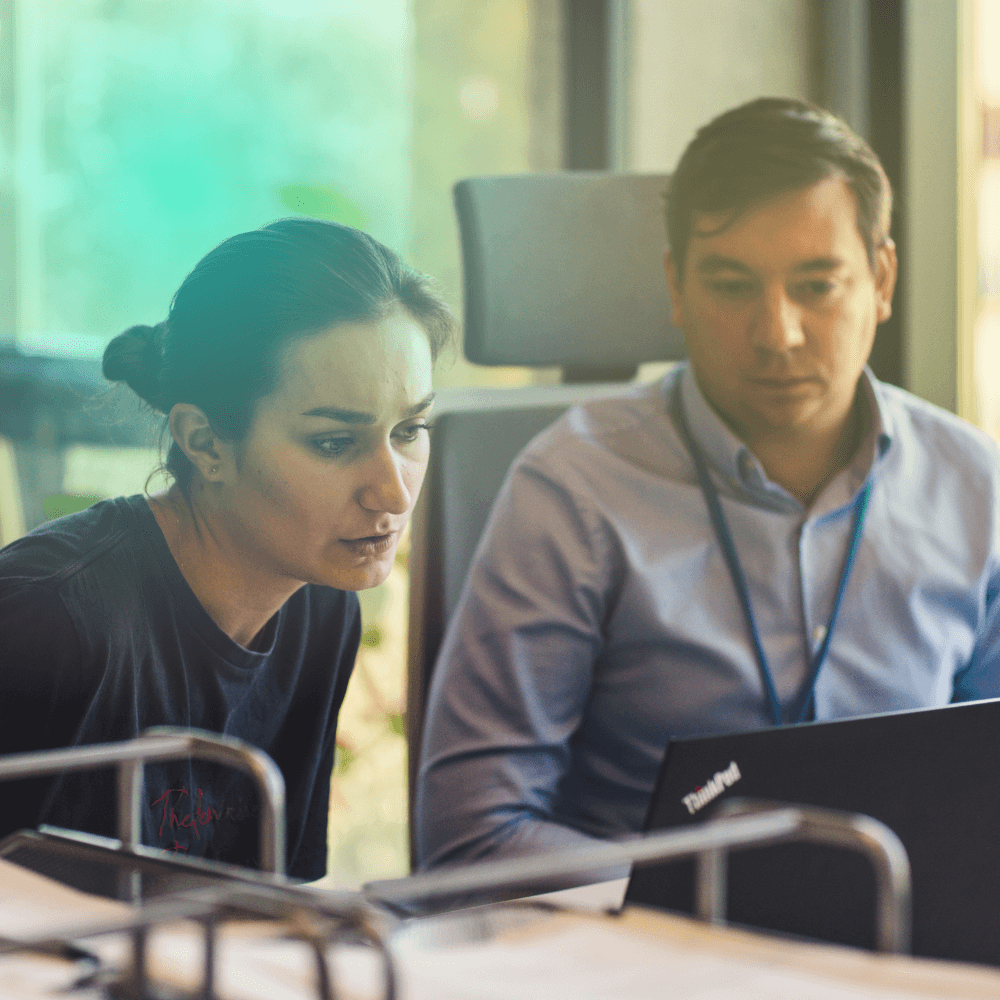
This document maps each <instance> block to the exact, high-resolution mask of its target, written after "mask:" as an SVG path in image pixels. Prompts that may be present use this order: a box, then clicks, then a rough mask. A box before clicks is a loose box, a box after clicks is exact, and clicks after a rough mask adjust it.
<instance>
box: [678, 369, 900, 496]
mask: <svg viewBox="0 0 1000 1000" xmlns="http://www.w3.org/2000/svg"><path fill="white" fill-rule="evenodd" d="M859 385H860V387H861V391H862V392H864V393H865V395H866V397H867V399H868V403H869V407H868V412H869V414H870V420H871V425H870V427H869V429H868V433H867V434H866V435H865V438H864V440H863V441H862V442H861V446H860V447H859V448H858V451H857V453H856V454H855V456H854V458H853V460H852V461H851V464H850V466H848V468H847V469H846V470H844V471H845V472H847V473H848V476H849V484H845V485H848V492H849V493H850V494H851V495H852V496H853V495H854V494H855V493H857V491H858V490H860V489H861V487H862V486H863V485H864V483H865V480H866V479H867V478H868V476H869V474H870V473H871V472H872V471H873V470H874V468H875V466H876V465H877V464H878V463H880V462H881V460H882V458H883V457H884V456H885V454H886V452H887V451H888V450H889V447H890V446H891V444H892V427H891V426H890V420H891V417H890V416H889V410H888V409H887V408H886V406H885V405H884V404H883V399H882V394H883V390H882V386H881V383H880V382H879V381H878V379H876V378H875V376H874V374H873V373H872V371H871V369H870V368H868V367H867V366H866V367H865V369H864V371H863V372H862V374H861V379H860V382H859ZM680 392H681V405H682V406H683V407H684V414H685V416H686V417H687V422H688V426H689V427H690V428H691V434H692V435H693V437H694V439H695V443H696V444H697V445H698V448H699V449H700V450H701V452H702V454H703V455H704V456H705V459H706V461H707V462H708V465H709V467H710V468H711V469H712V471H713V472H714V473H715V474H716V476H717V477H718V478H719V479H720V480H721V481H722V485H723V487H724V488H726V489H727V490H728V491H729V492H732V493H734V494H736V495H737V496H746V497H749V498H752V499H754V500H756V501H757V502H762V501H763V502H765V503H766V504H767V505H768V506H776V507H777V508H779V509H786V508H789V509H790V508H799V507H801V505H800V504H799V502H798V500H796V499H795V498H794V497H792V496H790V495H789V494H788V492H787V491H786V490H784V489H783V488H782V487H781V486H779V485H778V484H777V483H774V482H772V481H771V480H770V479H768V478H767V475H766V473H765V472H764V469H763V467H762V466H761V464H760V463H759V462H758V461H757V459H756V457H755V456H754V454H753V452H751V451H750V449H749V448H748V447H747V446H746V444H745V443H744V442H743V441H741V440H740V438H738V437H737V436H736V435H735V434H734V433H733V432H732V431H731V430H730V429H729V428H728V427H727V426H726V425H725V423H723V421H722V419H721V418H720V417H719V415H718V414H717V413H716V412H715V410H714V409H712V407H711V405H710V404H709V402H708V400H706V399H705V397H704V395H703V394H702V391H701V388H700V387H699V385H698V380H697V379H696V378H695V376H694V370H693V368H692V367H691V365H690V364H686V365H685V366H684V370H683V372H682V373H681V379H680ZM838 478H839V477H838ZM824 506H825V505H824Z"/></svg>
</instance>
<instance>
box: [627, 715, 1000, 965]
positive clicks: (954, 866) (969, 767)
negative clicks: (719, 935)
mask: <svg viewBox="0 0 1000 1000" xmlns="http://www.w3.org/2000/svg"><path fill="white" fill-rule="evenodd" d="M736 797H740V798H754V799H770V800H777V801H781V802H789V803H799V804H804V805H815V806H826V807H829V808H832V809H843V810H846V811H849V812H860V813H867V814H868V815H869V816H873V817H875V818H876V819H878V820H881V821H882V822H883V823H885V824H886V825H887V826H889V827H890V828H891V829H892V830H894V831H895V832H896V834H897V835H898V836H899V838H900V839H901V840H902V842H903V845H904V846H905V847H906V850H907V853H908V854H909V856H910V864H911V866H912V870H913V953H914V954H915V955H923V956H928V957H934V958H947V959H955V960H959V961H967V962H983V963H988V964H990V965H1000V699H998V700H990V701H979V702H968V703H962V704H956V705H949V706H947V707H945V708H936V709H919V710H915V711H906V712H896V713H891V714H887V715H874V716H864V717H861V718H856V719H843V720H838V721H835V722H812V723H805V724H802V725H795V726H785V727H781V728H776V729H764V730H758V731H756V732H747V733H736V734H731V735H725V736H712V737H702V738H695V739H682V740H674V741H672V742H671V743H670V744H669V746H668V747H667V750H666V754H665V755H664V759H663V764H662V766H661V769H660V774H659V778H658V780H657V783H656V788H655V791H654V793H653V796H652V799H651V803H650V809H649V813H648V815H647V817H646V825H645V829H646V830H647V831H649V830H661V829H665V828H668V827H681V826H686V825H690V824H694V823H700V822H702V821H703V820H705V819H709V818H711V815H712V812H713V809H714V808H717V807H718V804H719V803H720V802H724V801H726V800H728V799H732V798H736ZM625 902H626V903H638V904H643V905H647V906H655V907H658V908H661V909H669V910H680V911H683V912H692V910H693V902H694V863H693V862H680V863H669V864H662V865H646V866H643V867H637V868H636V869H635V870H634V872H633V874H632V878H631V880H630V881H629V886H628V891H627V893H626V896H625ZM728 918H729V920H730V921H731V922H732V923H737V924H745V925H748V926H752V927H759V928H765V929H769V930H776V931H780V932H784V933H787V934H793V935H796V936H802V937H810V938H818V939H821V940H826V941H834V942H840V943H843V944H849V945H855V946H859V947H866V948H871V947H873V946H874V942H875V877H874V874H873V871H872V869H871V865H870V862H869V861H868V860H867V859H866V858H865V857H864V856H862V855H860V854H856V853H853V852H848V851H846V850H844V849H839V848H831V847H825V846H819V845H813V844H780V845H772V846H769V847H761V848H751V849H744V850H739V851H733V852H732V853H731V854H730V856H729V907H728Z"/></svg>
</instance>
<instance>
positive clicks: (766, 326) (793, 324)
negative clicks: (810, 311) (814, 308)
mask: <svg viewBox="0 0 1000 1000" xmlns="http://www.w3.org/2000/svg"><path fill="white" fill-rule="evenodd" d="M751 339H752V341H753V344H754V346H755V347H758V348H760V349H761V350H764V351H775V352H779V353H784V352H786V351H792V350H794V349H795V348H796V347H801V346H802V344H804V343H805V334H804V332H803V330H802V309H801V308H800V306H799V305H798V303H796V302H795V301H794V300H793V299H791V298H789V296H788V293H787V291H786V290H785V289H784V288H782V287H778V288H768V289H766V290H765V292H764V295H763V297H762V299H761V302H760V308H759V310H758V312H757V315H756V317H755V319H754V325H753V330H752V331H751Z"/></svg>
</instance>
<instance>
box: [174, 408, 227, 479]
mask: <svg viewBox="0 0 1000 1000" xmlns="http://www.w3.org/2000/svg"><path fill="white" fill-rule="evenodd" d="M170 433H171V434H172V435H173V438H174V440H175V441H176V442H177V445H178V447H179V448H180V449H181V451H183V452H184V454H185V455H187V457H188V460H189V461H190V462H191V464H192V465H193V466H194V467H195V468H196V469H197V470H198V473H199V474H200V475H201V478H202V479H203V480H205V482H206V483H221V482H223V480H224V479H225V477H226V475H227V472H228V470H229V467H230V466H231V465H232V459H233V453H232V447H231V446H230V444H229V442H227V441H225V440H223V439H222V438H221V437H219V435H218V434H217V433H216V432H215V429H214V428H213V427H212V424H211V423H210V421H209V419H208V417H206V416H205V413H204V411H203V410H201V409H199V408H198V407H197V406H195V405H193V404H192V403H177V404H176V405H175V406H174V407H173V408H172V409H171V410H170Z"/></svg>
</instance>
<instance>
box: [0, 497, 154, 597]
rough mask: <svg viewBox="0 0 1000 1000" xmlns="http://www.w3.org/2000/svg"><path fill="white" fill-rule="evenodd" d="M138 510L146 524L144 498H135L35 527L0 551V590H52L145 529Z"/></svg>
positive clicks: (103, 504)
mask: <svg viewBox="0 0 1000 1000" xmlns="http://www.w3.org/2000/svg"><path fill="white" fill-rule="evenodd" d="M143 508H145V519H147V520H148V521H152V514H151V513H149V510H148V507H146V504H145V500H144V499H143V498H142V497H139V496H135V497H117V498H116V499H114V500H102V501H101V502H99V503H96V504H94V505H93V506H92V507H88V508H87V509H86V510H82V511H79V512H78V513H76V514H68V515H67V516H66V517H60V518H57V519H55V520H53V521H48V522H46V523H45V524H42V525H40V526H39V527H37V528H35V529H34V530H33V531H31V532H29V533H28V534H27V535H25V536H24V537H23V538H19V539H17V541H14V542H11V544H10V545H7V546H6V547H5V548H3V549H0V586H2V587H3V589H4V590H5V591H7V592H9V591H10V590H11V589H12V588H15V587H16V586H17V585H18V583H22V584H26V585H27V584H31V585H36V586H47V587H50V588H58V586H59V585H60V584H61V583H62V582H64V581H66V580H68V579H70V578H72V577H73V576H74V575H76V574H79V573H81V572H84V571H85V570H86V569H87V568H88V567H92V566H93V565H94V564H95V563H99V562H100V560H101V558H102V556H104V555H106V554H108V553H110V552H113V551H114V550H115V549H116V548H117V547H119V546H121V545H122V544H123V543H128V542H129V541H130V540H133V539H134V538H135V537H136V536H137V535H139V534H141V533H142V532H143V531H144V530H148V527H149V525H148V524H144V512H143Z"/></svg>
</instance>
